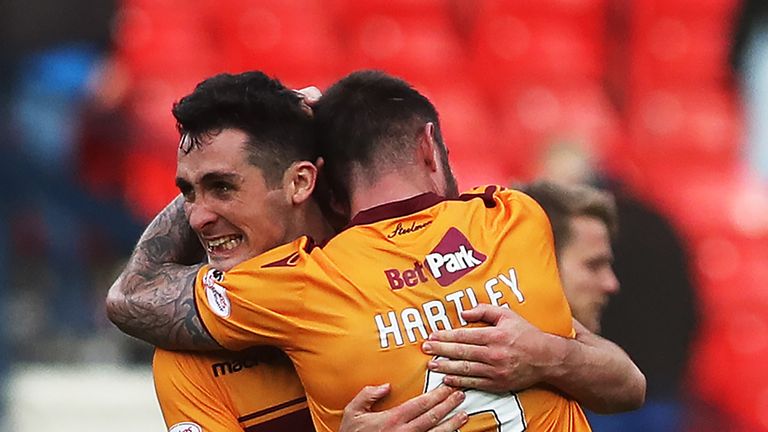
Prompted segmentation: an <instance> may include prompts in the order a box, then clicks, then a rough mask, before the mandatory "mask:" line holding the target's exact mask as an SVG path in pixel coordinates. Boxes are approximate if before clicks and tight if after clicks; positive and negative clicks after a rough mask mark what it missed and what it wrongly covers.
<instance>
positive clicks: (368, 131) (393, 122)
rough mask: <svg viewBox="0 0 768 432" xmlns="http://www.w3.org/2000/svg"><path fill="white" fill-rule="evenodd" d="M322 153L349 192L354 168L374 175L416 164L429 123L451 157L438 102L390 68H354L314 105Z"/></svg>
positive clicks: (336, 181) (340, 185)
mask: <svg viewBox="0 0 768 432" xmlns="http://www.w3.org/2000/svg"><path fill="white" fill-rule="evenodd" d="M314 113H315V123H316V127H317V138H318V141H319V144H320V148H321V153H322V154H327V155H329V157H328V158H327V160H326V170H327V171H328V174H329V179H330V180H331V183H332V185H333V187H334V189H336V190H337V192H338V189H339V188H341V190H342V191H345V192H346V191H348V188H349V181H350V178H349V176H350V173H352V172H353V168H355V167H357V168H363V169H364V171H365V172H366V173H367V174H370V176H371V177H373V176H375V175H376V174H377V173H379V172H381V170H389V169H391V168H393V167H400V166H404V165H408V164H412V163H413V152H411V151H409V150H415V149H416V146H417V145H418V140H417V137H418V136H419V135H418V134H419V133H420V131H421V130H422V128H423V127H424V125H425V124H426V123H427V122H432V123H433V124H434V126H435V136H434V138H435V141H436V142H437V143H438V147H439V148H440V151H441V153H442V155H441V156H442V157H443V158H444V161H445V163H446V164H447V161H448V156H447V151H446V149H445V144H444V143H443V138H442V134H441V131H440V122H439V117H438V114H437V110H436V109H435V107H434V105H432V103H431V102H430V101H429V99H427V98H426V97H425V96H423V95H422V94H421V93H419V92H418V91H416V90H415V89H414V88H413V87H412V86H411V85H410V84H408V83H407V82H405V81H403V80H401V79H399V78H395V77H393V76H390V75H387V74H385V73H384V72H380V71H372V70H364V71H357V72H353V73H351V74H349V75H347V76H346V77H344V78H342V79H341V80H339V81H338V82H336V83H335V84H333V85H332V86H331V87H330V88H329V89H328V90H327V91H326V93H325V94H324V95H323V97H322V98H321V99H320V101H319V102H318V103H317V104H316V105H315V107H314Z"/></svg>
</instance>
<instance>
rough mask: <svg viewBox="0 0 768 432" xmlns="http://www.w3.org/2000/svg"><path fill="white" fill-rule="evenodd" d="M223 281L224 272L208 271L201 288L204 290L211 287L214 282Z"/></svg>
mask: <svg viewBox="0 0 768 432" xmlns="http://www.w3.org/2000/svg"><path fill="white" fill-rule="evenodd" d="M223 280H224V272H223V271H221V270H216V269H210V270H208V271H207V272H206V273H205V276H203V286H205V287H206V288H209V287H213V286H214V285H216V282H221V281H223Z"/></svg>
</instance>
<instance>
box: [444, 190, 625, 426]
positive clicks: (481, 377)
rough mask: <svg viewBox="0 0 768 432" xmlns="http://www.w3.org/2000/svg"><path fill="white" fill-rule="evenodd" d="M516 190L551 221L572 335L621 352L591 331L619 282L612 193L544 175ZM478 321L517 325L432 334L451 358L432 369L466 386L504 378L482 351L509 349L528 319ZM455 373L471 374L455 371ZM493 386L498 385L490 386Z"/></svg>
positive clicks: (506, 315)
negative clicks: (481, 345) (483, 344)
mask: <svg viewBox="0 0 768 432" xmlns="http://www.w3.org/2000/svg"><path fill="white" fill-rule="evenodd" d="M519 190H520V191H522V192H524V193H526V194H528V195H529V196H531V197H532V198H533V199H534V200H535V201H536V202H538V203H539V205H541V207H542V208H543V209H544V212H545V213H546V214H547V217H548V218H549V220H550V223H551V225H552V231H553V236H554V241H555V253H556V256H557V261H558V262H557V265H558V269H559V272H560V278H561V280H562V283H563V290H564V291H565V295H566V298H567V299H568V303H569V305H570V306H571V312H572V314H573V316H574V318H575V321H574V328H575V329H576V332H577V335H576V338H577V339H580V340H590V341H591V343H593V344H594V345H595V346H601V347H602V348H603V349H605V350H610V351H614V352H616V353H617V355H621V356H626V353H625V352H624V351H623V350H622V349H621V348H620V347H619V346H617V345H616V344H614V343H612V342H610V341H608V340H605V339H603V338H600V337H598V336H597V335H596V334H597V333H599V331H600V321H601V317H602V311H603V308H604V307H605V305H606V304H607V303H608V301H609V298H610V297H611V296H613V295H615V294H616V292H618V288H619V285H618V281H617V280H616V276H615V275H614V273H613V269H612V268H611V264H612V263H613V253H612V249H611V239H613V238H615V236H616V233H617V225H618V223H617V222H618V221H617V213H616V205H615V203H614V200H613V197H612V196H611V195H610V194H609V193H607V192H604V191H600V190H598V189H595V188H593V187H590V186H587V185H578V184H577V185H562V184H558V183H553V182H547V181H540V182H534V183H530V184H526V185H522V186H520V187H519ZM489 318H490V319H489ZM483 321H485V322H486V323H487V324H491V325H492V326H494V327H500V328H504V327H506V326H507V325H509V324H508V323H509V322H516V323H517V326H518V327H519V329H518V330H516V331H507V332H506V333H502V334H498V333H497V334H492V333H491V332H493V331H494V330H493V327H486V328H482V327H481V328H472V329H461V330H450V331H445V332H438V333H436V334H434V335H433V337H432V338H431V339H432V340H431V341H430V343H431V345H432V349H433V350H434V352H435V354H437V355H441V356H445V357H451V358H452V360H451V361H447V362H442V363H439V367H438V368H436V369H435V370H436V371H438V372H442V373H446V374H449V376H448V377H447V379H446V382H447V383H449V384H451V385H454V386H458V387H472V386H476V385H478V384H479V383H492V382H494V381H495V382H503V381H504V380H505V379H506V378H504V377H499V376H497V375H494V374H495V373H496V372H494V371H493V370H492V368H491V366H492V367H493V368H496V369H497V370H504V366H505V365H504V362H506V361H508V359H507V358H503V359H499V358H493V357H492V356H490V355H488V354H490V350H495V351H497V352H504V351H505V350H509V347H512V346H514V345H515V344H516V343H517V341H516V338H515V335H516V334H519V333H522V332H523V331H522V330H520V329H524V328H527V327H530V324H527V323H525V322H524V321H522V319H521V318H519V317H517V316H514V315H513V314H511V313H510V312H509V311H504V312H503V313H500V314H488V315H487V316H486V317H485V318H484V320H483ZM503 321H506V323H504V322H503ZM582 324H583V325H582ZM485 339H487V340H492V341H493V342H492V345H489V347H488V348H489V349H487V350H485V355H483V354H482V350H481V351H480V352H478V347H477V346H476V341H478V340H485ZM601 368H602V365H600V364H595V368H594V373H595V374H599V373H601ZM467 371H473V372H470V373H467ZM510 373H511V371H510ZM450 374H455V375H450ZM459 374H461V375H472V376H470V377H460V376H457V375H459ZM499 389H501V387H497V388H496V390H499ZM605 402H606V404H607V405H606V406H602V407H596V406H593V407H592V409H594V410H599V411H600V412H603V413H608V412H611V411H616V412H618V411H619V410H626V409H631V408H637V407H639V405H636V406H634V407H627V406H623V407H622V406H620V405H617V406H615V407H613V409H607V407H608V406H609V405H610V404H611V403H617V404H620V401H619V400H618V398H615V397H614V398H613V400H611V399H608V400H606V401H605Z"/></svg>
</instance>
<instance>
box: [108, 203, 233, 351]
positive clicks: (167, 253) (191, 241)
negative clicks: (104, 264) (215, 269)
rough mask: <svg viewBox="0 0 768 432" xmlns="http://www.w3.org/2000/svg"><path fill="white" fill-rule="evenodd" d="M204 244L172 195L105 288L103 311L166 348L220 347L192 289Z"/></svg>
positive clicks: (123, 327)
mask: <svg viewBox="0 0 768 432" xmlns="http://www.w3.org/2000/svg"><path fill="white" fill-rule="evenodd" d="M203 256H204V254H203V249H202V246H201V245H200V243H199V241H198V239H197V237H196V236H195V234H194V232H193V231H192V229H191V228H190V226H189V223H188V221H187V217H186V215H185V213H184V199H183V198H182V197H181V196H179V197H176V199H174V200H173V201H172V202H171V203H170V204H168V206H167V207H166V208H165V209H163V211H161V212H160V213H159V214H158V215H157V216H156V217H155V219H154V220H153V221H152V222H151V223H150V224H149V226H148V227H147V229H146V231H144V234H143V235H142V236H141V238H140V239H139V243H138V245H136V250H134V252H133V254H132V255H131V258H130V259H129V260H128V263H127V264H126V266H125V269H123V272H122V273H121V274H120V276H119V277H118V278H117V280H116V281H115V283H114V284H113V285H112V287H111V288H110V289H109V294H108V295H107V315H108V316H109V319H110V320H112V322H113V323H115V325H116V326H117V327H119V328H120V330H122V331H123V332H125V333H127V334H129V335H131V336H134V337H136V338H139V339H142V340H144V341H147V342H149V343H151V344H153V345H156V346H158V347H161V348H165V349H177V350H178V349H189V350H208V349H220V348H221V347H220V346H219V345H218V344H217V343H216V342H215V341H214V340H213V338H212V337H211V336H210V335H209V334H208V332H207V331H206V330H205V328H204V327H203V325H202V323H201V322H200V318H199V317H198V315H197V311H196V308H195V300H194V297H193V290H194V284H195V277H196V276H197V272H198V270H199V269H200V262H201V261H202V260H203Z"/></svg>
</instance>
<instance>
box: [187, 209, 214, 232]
mask: <svg viewBox="0 0 768 432" xmlns="http://www.w3.org/2000/svg"><path fill="white" fill-rule="evenodd" d="M187 216H188V217H189V225H190V226H191V227H192V229H193V230H195V231H197V232H200V231H202V230H203V228H205V227H206V226H207V225H209V224H212V223H214V222H216V219H217V218H218V217H219V215H218V214H217V213H216V212H215V211H213V210H212V209H211V208H210V207H208V206H207V205H205V203H203V202H194V203H190V204H188V206H187Z"/></svg>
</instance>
